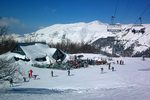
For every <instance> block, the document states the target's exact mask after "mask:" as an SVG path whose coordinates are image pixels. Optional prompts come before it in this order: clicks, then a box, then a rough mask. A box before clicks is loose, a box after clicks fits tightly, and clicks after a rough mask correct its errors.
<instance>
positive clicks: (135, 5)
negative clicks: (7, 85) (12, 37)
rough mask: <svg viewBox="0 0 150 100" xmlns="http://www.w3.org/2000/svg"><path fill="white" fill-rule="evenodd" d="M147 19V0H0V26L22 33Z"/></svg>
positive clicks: (149, 20)
mask: <svg viewBox="0 0 150 100" xmlns="http://www.w3.org/2000/svg"><path fill="white" fill-rule="evenodd" d="M111 16H115V19H114V23H123V24H129V23H135V22H136V23H138V21H137V20H138V18H139V17H142V19H143V23H150V0H0V26H3V25H5V26H8V29H9V30H10V31H11V32H14V33H18V34H25V33H31V32H34V31H36V30H38V29H40V28H43V27H46V26H50V25H53V24H67V23H77V22H91V21H95V20H99V21H100V22H103V23H110V22H111Z"/></svg>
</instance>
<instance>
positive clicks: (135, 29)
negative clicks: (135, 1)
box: [132, 17, 146, 34]
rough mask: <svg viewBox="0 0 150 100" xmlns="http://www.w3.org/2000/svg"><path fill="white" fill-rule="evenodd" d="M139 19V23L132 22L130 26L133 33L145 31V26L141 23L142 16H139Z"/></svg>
mask: <svg viewBox="0 0 150 100" xmlns="http://www.w3.org/2000/svg"><path fill="white" fill-rule="evenodd" d="M139 20H140V24H134V25H133V26H132V32H133V33H134V34H135V33H142V34H143V33H145V29H146V28H145V27H144V25H142V18H141V17H139Z"/></svg>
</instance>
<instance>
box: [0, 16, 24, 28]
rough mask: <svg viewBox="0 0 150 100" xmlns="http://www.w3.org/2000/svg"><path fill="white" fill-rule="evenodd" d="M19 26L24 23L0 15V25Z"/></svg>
mask: <svg viewBox="0 0 150 100" xmlns="http://www.w3.org/2000/svg"><path fill="white" fill-rule="evenodd" d="M12 25H15V26H21V27H23V26H24V24H23V23H21V22H20V21H19V20H18V19H15V18H13V17H0V26H12Z"/></svg>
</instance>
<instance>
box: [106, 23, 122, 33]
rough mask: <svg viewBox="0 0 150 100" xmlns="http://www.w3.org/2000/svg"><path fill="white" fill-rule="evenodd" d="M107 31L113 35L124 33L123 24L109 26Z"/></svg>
mask: <svg viewBox="0 0 150 100" xmlns="http://www.w3.org/2000/svg"><path fill="white" fill-rule="evenodd" d="M107 31H108V32H112V33H118V32H121V31H122V26H121V24H109V25H108V26H107Z"/></svg>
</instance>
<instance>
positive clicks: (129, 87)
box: [0, 54, 150, 100]
mask: <svg viewBox="0 0 150 100" xmlns="http://www.w3.org/2000/svg"><path fill="white" fill-rule="evenodd" d="M83 55H84V54H83ZM86 55H87V54H86ZM86 55H85V56H86ZM87 56H89V55H87ZM95 56H97V55H92V54H90V57H91V58H94V57H95ZM116 60H124V61H125V65H119V64H116ZM113 61H114V62H115V63H112V66H114V67H115V71H114V72H112V71H111V70H108V65H99V66H89V67H88V68H80V69H73V70H71V76H67V71H62V70H53V71H54V77H51V74H50V71H51V69H42V68H35V67H31V66H30V65H29V64H28V63H24V62H18V63H19V65H21V67H22V68H23V69H24V70H25V72H26V73H27V71H28V70H30V69H32V70H33V74H37V75H39V78H40V79H37V80H34V79H30V81H29V82H23V83H17V84H14V87H12V88H11V89H9V90H0V98H1V99H2V100H12V99H15V100H20V99H21V100H27V99H36V100H48V99H49V100H60V99H61V100H134V99H135V100H149V98H150V88H149V86H150V79H149V77H150V73H149V71H150V67H149V65H150V59H149V58H146V60H145V61H142V59H141V58H121V57H120V58H113ZM102 67H103V68H104V72H103V73H101V71H100V68H102Z"/></svg>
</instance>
